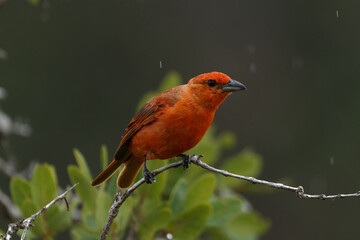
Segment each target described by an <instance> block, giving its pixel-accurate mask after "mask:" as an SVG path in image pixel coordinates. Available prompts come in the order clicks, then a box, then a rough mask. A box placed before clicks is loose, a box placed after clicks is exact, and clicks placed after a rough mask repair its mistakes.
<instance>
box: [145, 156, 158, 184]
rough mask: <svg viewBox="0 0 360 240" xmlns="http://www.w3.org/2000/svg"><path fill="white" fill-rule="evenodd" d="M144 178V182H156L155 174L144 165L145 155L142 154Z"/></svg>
mask: <svg viewBox="0 0 360 240" xmlns="http://www.w3.org/2000/svg"><path fill="white" fill-rule="evenodd" d="M144 179H145V182H146V183H148V184H149V183H150V184H151V183H153V182H156V178H155V176H154V175H153V174H152V173H151V172H150V170H149V169H148V168H147V167H146V155H144Z"/></svg>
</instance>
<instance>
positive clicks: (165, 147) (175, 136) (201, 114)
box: [129, 105, 214, 159]
mask: <svg viewBox="0 0 360 240" xmlns="http://www.w3.org/2000/svg"><path fill="white" fill-rule="evenodd" d="M213 117H214V113H213V112H211V111H203V110H202V109H196V108H195V109H194V108H193V107H192V106H191V105H190V106H186V105H185V106H177V107H176V108H170V109H167V110H166V111H164V112H163V113H161V114H159V116H158V117H157V119H156V121H154V122H152V123H151V124H149V125H146V126H144V127H143V128H142V129H141V130H139V131H138V132H137V133H136V134H135V135H134V136H133V138H132V140H131V143H130V146H129V148H130V151H131V152H132V153H133V155H134V156H136V157H143V156H144V155H147V156H148V158H150V159H167V158H172V157H175V156H177V155H179V154H181V153H183V152H185V151H187V150H189V149H191V148H193V147H194V146H195V145H196V144H197V143H198V142H199V141H200V140H201V139H202V137H203V136H204V134H205V133H206V131H207V129H208V128H209V127H210V125H211V123H212V120H213Z"/></svg>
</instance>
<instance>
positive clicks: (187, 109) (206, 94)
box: [91, 72, 245, 188]
mask: <svg viewBox="0 0 360 240" xmlns="http://www.w3.org/2000/svg"><path fill="white" fill-rule="evenodd" d="M243 89H245V86H244V85H243V84H241V83H239V82H237V81H235V80H232V79H231V78H230V77H229V76H227V75H226V74H224V73H220V72H211V73H204V74H201V75H199V76H196V77H194V78H192V79H190V80H189V82H188V84H185V85H180V86H177V87H174V88H171V89H169V90H166V91H164V92H162V93H160V94H159V95H157V96H155V97H154V98H152V99H150V100H149V101H148V102H147V103H146V104H145V105H144V106H143V107H142V108H141V109H140V110H139V112H138V113H137V114H136V115H135V117H134V118H133V119H132V120H131V121H130V123H129V125H128V126H127V128H126V132H125V134H124V136H123V137H122V139H121V142H120V145H119V147H118V149H117V151H116V153H115V156H114V160H113V161H112V162H111V163H110V164H109V166H108V167H107V168H106V169H105V170H104V171H103V172H101V173H100V174H99V176H97V177H96V178H95V179H94V181H93V182H92V184H91V185H92V186H96V185H99V184H101V183H103V182H105V181H106V180H107V179H108V178H109V177H111V175H113V174H114V173H115V171H116V170H117V169H118V168H119V167H120V165H121V164H124V165H125V166H124V168H123V169H122V171H121V173H120V175H119V177H118V179H117V184H118V186H119V187H120V188H127V187H129V186H130V185H131V184H132V183H133V182H134V180H135V177H136V176H137V174H138V173H139V171H140V169H141V168H142V166H143V165H144V163H145V166H144V177H145V180H146V182H147V183H151V182H153V181H154V180H155V178H154V177H153V176H152V174H151V172H150V171H149V170H148V169H147V168H146V160H151V159H168V158H172V157H176V156H179V155H180V156H182V157H183V161H184V164H185V165H184V167H187V164H188V162H186V161H189V156H186V155H183V154H182V153H184V152H185V151H187V150H189V149H191V148H193V147H194V146H195V145H196V144H197V143H198V142H199V141H200V140H201V139H202V137H203V136H204V134H205V132H206V131H207V129H208V128H209V127H210V125H211V123H212V121H213V118H214V114H215V112H216V109H217V108H218V107H219V105H220V104H221V103H222V102H223V101H224V100H225V98H226V97H227V96H229V95H230V94H231V92H234V91H239V90H243Z"/></svg>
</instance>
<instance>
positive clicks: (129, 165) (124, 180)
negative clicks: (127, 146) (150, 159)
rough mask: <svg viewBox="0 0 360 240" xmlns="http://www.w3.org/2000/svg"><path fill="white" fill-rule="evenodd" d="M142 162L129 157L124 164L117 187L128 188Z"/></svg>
mask: <svg viewBox="0 0 360 240" xmlns="http://www.w3.org/2000/svg"><path fill="white" fill-rule="evenodd" d="M143 164H144V162H143V160H142V159H138V158H135V157H134V156H130V157H129V158H128V159H127V160H126V162H125V163H124V165H125V166H124V168H123V169H122V170H121V172H120V174H119V176H118V179H117V185H118V186H119V187H120V188H128V187H129V186H130V185H131V184H132V183H133V182H134V180H135V178H136V176H137V175H138V173H139V171H140V169H141V167H142V166H143Z"/></svg>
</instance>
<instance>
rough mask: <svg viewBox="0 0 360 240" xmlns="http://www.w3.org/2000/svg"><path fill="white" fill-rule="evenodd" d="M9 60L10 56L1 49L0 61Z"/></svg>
mask: <svg viewBox="0 0 360 240" xmlns="http://www.w3.org/2000/svg"><path fill="white" fill-rule="evenodd" d="M7 58H8V54H7V52H6V51H5V50H4V49H1V48H0V59H2V60H6V59H7Z"/></svg>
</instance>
